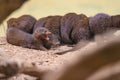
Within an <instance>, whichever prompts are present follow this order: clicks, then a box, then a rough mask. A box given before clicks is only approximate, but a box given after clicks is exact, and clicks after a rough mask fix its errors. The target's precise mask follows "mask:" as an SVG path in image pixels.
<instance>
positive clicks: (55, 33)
mask: <svg viewBox="0 0 120 80" xmlns="http://www.w3.org/2000/svg"><path fill="white" fill-rule="evenodd" d="M60 19H61V16H48V17H44V18H40V19H39V20H38V21H37V22H36V24H35V26H34V30H33V31H35V30H37V28H41V27H45V28H47V29H48V30H49V31H50V32H51V35H49V38H50V41H51V42H53V43H55V44H57V45H59V44H60V40H59V39H60V38H59V27H60V25H59V24H60V22H59V21H60Z"/></svg>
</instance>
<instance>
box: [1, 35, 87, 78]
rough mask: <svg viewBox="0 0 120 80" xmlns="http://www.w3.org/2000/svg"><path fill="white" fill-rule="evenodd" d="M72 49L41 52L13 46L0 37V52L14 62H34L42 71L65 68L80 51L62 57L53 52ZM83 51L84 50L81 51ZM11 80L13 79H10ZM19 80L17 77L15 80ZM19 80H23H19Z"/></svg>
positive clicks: (64, 48)
mask: <svg viewBox="0 0 120 80" xmlns="http://www.w3.org/2000/svg"><path fill="white" fill-rule="evenodd" d="M71 48H72V47H67V46H61V47H58V48H56V49H54V50H48V51H41V50H34V49H28V48H22V47H20V46H14V45H11V44H9V43H7V41H6V38H5V37H0V51H1V52H3V53H4V54H6V56H9V57H10V58H12V59H15V60H22V61H26V62H35V63H36V64H37V65H39V66H40V67H42V69H48V70H59V68H61V66H65V65H67V64H69V63H70V62H72V60H73V59H72V58H74V57H75V56H77V55H78V54H80V50H77V51H73V52H69V53H66V54H64V55H57V54H54V53H55V52H59V51H63V50H67V49H71ZM83 51H85V49H84V50H83ZM12 80H13V79H12ZM14 80H19V78H18V76H17V79H14ZM20 80H24V79H21V78H20Z"/></svg>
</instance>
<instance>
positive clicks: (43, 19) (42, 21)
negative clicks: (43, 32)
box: [33, 16, 51, 32]
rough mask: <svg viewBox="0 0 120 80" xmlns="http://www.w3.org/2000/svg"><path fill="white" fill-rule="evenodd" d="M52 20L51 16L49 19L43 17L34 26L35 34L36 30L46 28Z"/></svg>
mask: <svg viewBox="0 0 120 80" xmlns="http://www.w3.org/2000/svg"><path fill="white" fill-rule="evenodd" d="M49 18H51V16H48V17H43V18H40V19H39V20H38V21H37V22H36V23H35V25H34V28H33V32H34V31H35V30H36V28H38V27H45V24H46V22H47V20H48V19H49Z"/></svg>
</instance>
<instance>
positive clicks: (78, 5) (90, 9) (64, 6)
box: [0, 0, 120, 36]
mask: <svg viewBox="0 0 120 80" xmlns="http://www.w3.org/2000/svg"><path fill="white" fill-rule="evenodd" d="M13 3H14V2H13ZM14 4H15V3H14ZM69 12H75V13H77V14H80V13H83V14H86V15H87V16H94V15H95V14H97V13H107V14H109V15H117V14H120V0H29V1H28V2H27V3H25V4H24V5H23V6H22V8H20V9H19V10H17V11H15V12H13V13H12V14H11V15H10V16H9V17H8V18H7V19H6V20H5V21H4V22H3V24H1V25H0V36H5V34H6V26H7V25H6V21H7V20H8V19H9V18H11V17H15V18H16V17H19V16H21V15H24V14H30V15H32V16H34V17H35V18H37V19H39V18H41V17H46V16H50V15H64V14H66V13H69Z"/></svg>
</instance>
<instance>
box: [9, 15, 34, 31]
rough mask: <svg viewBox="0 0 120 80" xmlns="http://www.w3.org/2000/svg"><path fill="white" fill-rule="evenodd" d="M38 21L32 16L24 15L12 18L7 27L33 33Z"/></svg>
mask: <svg viewBox="0 0 120 80" xmlns="http://www.w3.org/2000/svg"><path fill="white" fill-rule="evenodd" d="M35 22H36V19H35V18H34V17H33V16H30V15H22V16H20V17H18V18H10V19H9V20H8V21H7V26H8V28H9V27H16V28H18V29H20V30H22V31H24V32H28V33H32V32H33V27H34V24H35Z"/></svg>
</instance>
